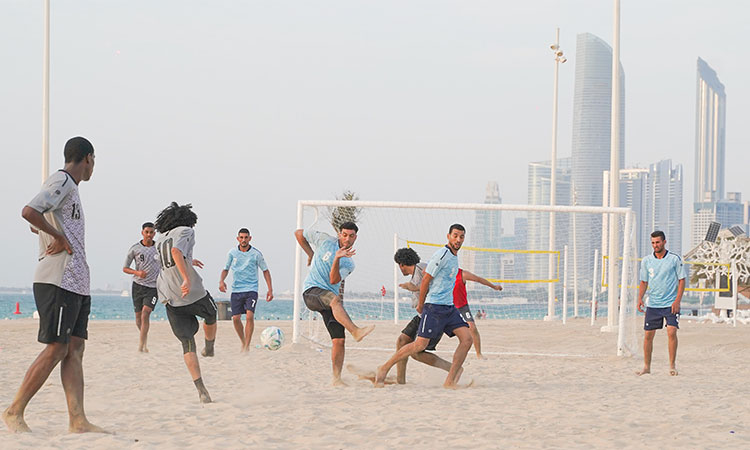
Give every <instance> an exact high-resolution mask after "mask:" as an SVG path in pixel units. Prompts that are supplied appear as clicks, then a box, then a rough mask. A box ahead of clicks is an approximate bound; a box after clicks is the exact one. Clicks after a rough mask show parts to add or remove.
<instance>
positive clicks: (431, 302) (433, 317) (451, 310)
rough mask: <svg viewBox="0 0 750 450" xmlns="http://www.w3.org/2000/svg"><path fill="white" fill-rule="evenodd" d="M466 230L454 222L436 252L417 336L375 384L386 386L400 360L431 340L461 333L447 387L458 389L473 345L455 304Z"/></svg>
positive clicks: (420, 308) (425, 285) (420, 307)
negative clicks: (460, 252) (441, 245)
mask: <svg viewBox="0 0 750 450" xmlns="http://www.w3.org/2000/svg"><path fill="white" fill-rule="evenodd" d="M465 234H466V229H465V228H464V227H463V226H462V225H460V224H453V225H451V226H450V228H449V229H448V244H447V245H446V246H445V247H444V248H441V249H440V250H438V251H437V252H435V254H433V255H432V258H430V261H429V262H428V263H427V267H426V268H425V270H424V275H423V277H422V282H421V284H420V288H419V303H418V304H417V312H418V313H420V314H421V315H422V318H421V320H420V323H419V329H418V331H417V339H416V340H415V341H414V342H412V343H410V344H407V345H404V346H403V347H401V348H400V349H399V350H398V351H396V353H395V354H394V355H393V356H392V357H391V358H390V359H389V360H388V361H386V363H385V364H383V365H382V366H380V367H378V369H377V371H376V373H375V387H383V383H384V382H385V379H386V376H387V375H388V371H389V370H390V369H391V367H393V365H394V364H396V363H397V362H399V361H401V360H404V359H406V358H408V357H409V356H412V355H415V354H417V353H419V352H421V351H423V350H425V349H426V348H427V346H428V345H429V342H430V340H431V339H435V338H438V337H440V336H442V334H443V333H445V334H447V335H448V336H454V335H455V336H458V341H459V342H458V346H457V347H456V351H455V352H454V353H453V362H452V363H451V367H450V370H449V371H448V376H447V377H446V379H445V383H443V386H444V387H446V388H451V389H453V388H456V387H457V382H458V378H459V376H460V375H461V369H462V365H463V362H464V360H465V359H466V354H467V353H468V352H469V349H470V348H471V345H472V338H471V332H470V331H469V325H468V324H467V323H466V321H465V320H464V319H463V318H462V317H461V314H460V313H459V312H458V309H456V307H455V306H454V305H453V288H454V286H455V284H456V276H457V274H458V251H459V250H460V249H461V245H462V244H463V242H464V237H465Z"/></svg>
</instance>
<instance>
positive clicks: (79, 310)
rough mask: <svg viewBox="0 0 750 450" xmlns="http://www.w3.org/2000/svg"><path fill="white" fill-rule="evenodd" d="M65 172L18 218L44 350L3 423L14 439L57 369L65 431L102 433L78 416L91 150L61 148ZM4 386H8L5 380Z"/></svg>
mask: <svg viewBox="0 0 750 450" xmlns="http://www.w3.org/2000/svg"><path fill="white" fill-rule="evenodd" d="M64 155H65V167H64V168H63V169H62V170H58V171H57V172H55V173H53V174H52V175H50V177H49V178H47V180H46V181H45V182H44V185H43V186H42V190H41V191H40V192H39V194H37V196H36V197H34V198H33V199H32V200H31V201H30V202H29V204H28V205H26V206H25V207H24V208H23V211H22V212H21V216H22V217H23V218H24V219H25V220H26V221H27V222H29V223H30V224H31V227H32V228H31V231H33V232H34V233H37V234H39V264H38V265H37V268H36V272H35V273H34V301H35V302H36V307H37V311H39V334H38V337H37V339H38V341H39V342H41V343H42V344H44V349H43V350H42V351H41V353H39V356H37V358H36V359H35V360H34V362H33V363H31V366H30V367H29V369H28V370H27V371H26V376H24V378H23V381H22V382H21V387H20V388H19V389H18V392H17V393H16V396H15V397H14V398H13V402H12V403H11V404H10V406H9V407H8V408H7V409H6V410H5V411H4V412H3V421H4V422H5V424H6V425H7V426H8V429H9V430H10V431H11V432H14V433H22V432H29V431H31V429H30V428H29V426H28V425H27V424H26V421H25V420H24V412H25V410H26V406H27V405H28V404H29V401H30V400H31V398H32V397H34V394H36V393H37V391H39V389H40V388H41V387H42V386H43V385H44V383H45V382H46V381H47V378H48V377H49V375H50V373H52V370H53V369H54V368H55V367H57V364H58V363H60V378H61V380H62V386H63V391H65V400H66V401H67V404H68V418H69V425H68V430H69V431H70V432H72V433H85V432H98V433H106V431H105V430H103V429H102V428H100V427H98V426H96V425H93V424H91V422H89V421H88V419H87V418H86V414H85V412H84V410H83V390H84V382H83V351H84V348H85V346H86V339H87V338H88V323H89V312H90V311H91V297H90V295H89V289H90V281H89V266H88V263H87V262H86V250H85V232H84V215H83V208H82V207H81V199H80V197H79V195H78V184H79V183H80V182H81V181H89V180H90V179H91V175H92V173H93V172H94V147H93V146H92V145H91V142H89V141H88V140H87V139H85V138H83V137H74V138H72V139H70V140H68V142H67V143H66V144H65V150H64ZM6 381H7V380H6Z"/></svg>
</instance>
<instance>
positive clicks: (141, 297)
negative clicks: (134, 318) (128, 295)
mask: <svg viewBox="0 0 750 450" xmlns="http://www.w3.org/2000/svg"><path fill="white" fill-rule="evenodd" d="M158 298H159V295H158V294H157V293H156V288H152V287H148V286H143V285H142V284H138V283H136V282H133V308H134V309H135V312H141V310H142V309H143V307H144V306H148V307H149V308H151V311H153V310H154V309H156V303H158V302H157V300H158Z"/></svg>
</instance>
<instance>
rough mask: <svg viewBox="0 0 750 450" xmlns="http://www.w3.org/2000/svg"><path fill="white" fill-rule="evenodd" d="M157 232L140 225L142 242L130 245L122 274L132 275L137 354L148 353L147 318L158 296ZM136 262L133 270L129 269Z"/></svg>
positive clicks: (148, 223)
mask: <svg viewBox="0 0 750 450" xmlns="http://www.w3.org/2000/svg"><path fill="white" fill-rule="evenodd" d="M155 234H156V230H155V229H154V224H153V223H151V222H146V223H144V224H143V225H141V236H142V237H143V239H141V240H140V241H138V242H136V243H135V244H133V246H132V247H130V250H128V256H126V257H125V265H124V266H123V267H122V271H123V272H125V273H127V274H130V275H133V287H132V295H133V307H134V308H135V326H136V327H138V331H139V332H140V340H139V342H138V351H139V352H144V353H148V347H147V346H146V341H147V340H148V329H149V317H151V313H152V312H154V309H156V303H157V301H156V300H157V298H158V295H157V293H156V278H157V277H158V276H159V267H160V265H159V256H158V254H157V251H156V246H155V245H154V235H155ZM133 261H135V269H131V268H130V265H131V264H132V263H133Z"/></svg>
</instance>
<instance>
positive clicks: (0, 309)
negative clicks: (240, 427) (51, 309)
mask: <svg viewBox="0 0 750 450" xmlns="http://www.w3.org/2000/svg"><path fill="white" fill-rule="evenodd" d="M215 300H216V302H217V305H218V306H219V309H220V310H221V309H222V308H224V307H227V308H228V302H229V299H228V298H216V299H215ZM222 302H226V303H222ZM16 304H17V305H18V310H19V311H20V314H15V312H16ZM344 304H345V305H350V306H349V307H347V311H348V312H349V314H350V316H351V317H352V319H353V320H355V321H356V320H393V316H394V309H393V301H392V300H388V299H385V300H384V301H371V300H345V301H344ZM293 305H294V302H293V300H292V299H291V298H274V299H273V301H271V302H265V301H262V300H260V301H259V302H258V306H257V308H256V310H255V319H256V320H291V319H292V316H293V315H294V306H293ZM470 306H471V309H472V312H473V313H474V315H475V316H476V315H477V313H478V312H480V311H481V312H482V316H483V317H480V318H487V319H528V320H539V319H542V318H544V316H545V315H547V304H546V303H525V304H491V303H470ZM303 309H304V308H303ZM34 311H36V304H35V303H34V296H33V294H32V293H31V292H26V293H21V292H18V293H3V294H0V320H14V319H24V318H30V317H32V315H33V314H34ZM398 313H399V319H401V320H408V319H409V318H411V317H413V316H414V314H415V312H414V309H413V308H412V307H411V304H410V303H409V302H403V303H399V307H398ZM561 314H562V308H561V305H556V315H558V316H559V315H561ZM589 314H590V305H582V306H581V307H580V309H579V316H583V317H586V316H589ZM606 314H607V309H606V306H604V307H602V308H599V309H598V315H599V317H602V315H606ZM572 316H573V306H572V305H569V307H568V317H572ZM89 320H134V314H133V300H132V299H131V298H130V296H127V297H123V296H121V295H117V294H93V295H92V296H91V314H90V315H89ZM151 320H152V321H160V320H167V315H166V309H165V307H164V305H163V304H161V303H160V304H157V306H156V309H155V310H154V312H153V313H152V314H151Z"/></svg>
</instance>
